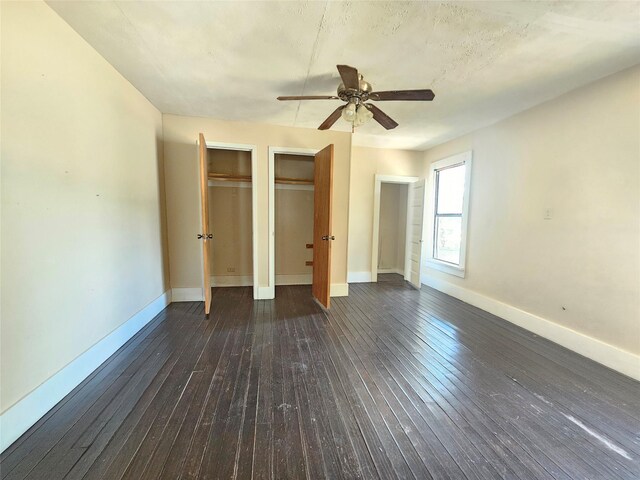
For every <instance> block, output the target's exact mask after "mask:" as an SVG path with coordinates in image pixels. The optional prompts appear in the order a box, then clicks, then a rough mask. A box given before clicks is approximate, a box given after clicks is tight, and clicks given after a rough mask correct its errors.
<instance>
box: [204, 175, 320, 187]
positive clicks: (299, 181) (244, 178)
mask: <svg viewBox="0 0 640 480" xmlns="http://www.w3.org/2000/svg"><path fill="white" fill-rule="evenodd" d="M209 179H211V180H219V181H222V182H250V181H251V175H231V174H228V173H209ZM275 180H276V183H286V184H288V185H313V180H310V179H307V178H289V177H276V179H275Z"/></svg>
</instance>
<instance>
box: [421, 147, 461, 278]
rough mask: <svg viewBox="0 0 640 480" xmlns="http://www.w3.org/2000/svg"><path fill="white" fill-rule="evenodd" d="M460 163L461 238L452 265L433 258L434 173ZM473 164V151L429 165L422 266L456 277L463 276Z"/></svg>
mask: <svg viewBox="0 0 640 480" xmlns="http://www.w3.org/2000/svg"><path fill="white" fill-rule="evenodd" d="M460 163H464V164H465V172H464V173H465V177H464V197H463V199H462V238H461V239H460V264H459V265H453V264H450V263H447V262H443V261H442V260H439V259H437V258H433V242H434V237H435V235H434V231H433V229H434V221H435V211H434V208H435V195H436V189H435V183H434V182H435V175H434V172H435V171H436V170H440V169H442V168H445V167H449V166H453V165H457V164H460ZM472 164H473V151H472V150H469V151H467V152H462V153H458V154H456V155H452V156H450V157H447V158H443V159H442V160H438V161H437V162H433V163H432V164H431V165H429V182H428V184H429V187H428V188H429V205H428V210H427V213H428V225H429V230H428V231H427V232H428V235H427V241H426V242H425V245H426V247H425V248H426V252H425V254H426V255H425V262H424V266H425V267H427V268H433V269H434V270H439V271H441V272H445V273H448V274H450V275H455V276H457V277H461V278H464V276H465V266H466V261H467V225H468V223H469V198H470V196H471V167H472Z"/></svg>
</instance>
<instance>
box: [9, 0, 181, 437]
mask: <svg viewBox="0 0 640 480" xmlns="http://www.w3.org/2000/svg"><path fill="white" fill-rule="evenodd" d="M0 9H1V10H0V11H1V44H2V55H1V62H2V64H1V69H2V79H1V90H2V93H3V96H2V109H1V136H2V147H1V157H2V176H1V183H2V217H1V218H2V226H3V228H2V241H1V249H2V251H1V256H2V273H1V282H2V305H1V308H2V322H1V338H2V340H1V361H0V364H1V376H2V392H1V395H0V410H1V411H2V412H6V411H7V409H9V407H11V406H12V405H14V404H15V403H16V402H18V401H19V400H21V399H22V398H24V397H25V396H26V395H27V394H29V393H30V392H32V391H33V390H34V389H36V388H37V387H38V386H40V385H41V384H43V382H45V381H46V380H47V379H49V378H51V377H52V376H53V375H54V374H56V373H57V372H58V371H60V370H61V369H63V368H64V367H65V366H67V365H68V364H69V363H70V362H72V361H73V360H74V359H76V358H77V357H78V356H79V355H81V354H82V353H84V352H85V351H87V350H88V349H89V348H91V347H92V346H93V345H94V344H96V343H97V342H98V341H100V340H101V339H103V338H104V337H105V336H107V335H108V334H109V333H111V332H113V331H114V330H115V329H116V328H118V327H119V326H121V325H122V324H123V323H124V322H126V321H127V320H129V319H130V318H131V317H132V316H134V315H135V314H136V313H138V312H139V311H140V310H141V309H143V308H144V307H145V306H147V305H148V304H149V303H150V302H152V301H153V300H156V299H157V298H158V297H160V296H161V295H162V294H163V293H164V292H165V290H166V289H167V288H168V285H169V281H168V273H167V270H166V268H165V266H166V265H167V263H166V262H165V257H166V250H165V248H164V247H165V245H163V243H164V241H163V240H164V232H163V229H164V225H163V211H162V209H163V187H162V185H163V180H162V172H163V168H162V117H161V114H160V112H159V111H158V110H157V109H156V108H155V107H153V105H151V104H150V103H149V102H148V101H147V100H146V99H145V98H144V97H143V96H142V95H141V94H140V93H139V92H138V91H137V90H136V89H135V88H134V87H133V86H132V85H131V84H130V83H129V82H127V81H126V80H125V79H124V78H123V77H122V76H121V75H120V74H119V73H118V72H117V71H116V70H115V69H114V68H113V67H112V66H111V65H110V64H109V63H107V62H106V61H105V60H104V59H103V58H102V57H101V56H100V55H99V54H98V53H97V52H96V51H95V50H93V49H92V48H91V47H90V46H89V45H88V44H87V43H86V42H85V41H84V40H83V39H82V38H81V37H80V36H79V35H78V34H77V33H76V32H75V31H74V30H72V29H71V27H70V26H69V25H68V24H66V23H65V22H64V21H63V20H62V19H60V17H58V15H57V14H56V13H55V12H54V11H53V10H51V9H50V8H49V7H48V6H47V5H46V4H44V3H42V2H1V3H0ZM3 437H4V435H3Z"/></svg>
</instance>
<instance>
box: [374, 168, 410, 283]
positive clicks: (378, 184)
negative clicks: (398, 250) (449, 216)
mask: <svg viewBox="0 0 640 480" xmlns="http://www.w3.org/2000/svg"><path fill="white" fill-rule="evenodd" d="M418 180H420V178H419V177H409V176H402V175H378V174H376V175H375V179H374V182H375V184H374V187H373V236H372V237H371V281H372V282H377V281H378V247H379V245H378V244H379V241H380V192H381V190H382V184H383V183H395V184H400V185H407V218H406V226H405V229H406V230H405V245H404V279H405V280H407V279H408V276H409V274H410V272H409V270H410V268H409V262H410V260H411V252H410V248H409V246H410V243H411V219H410V217H409V206H410V199H411V195H410V191H409V185H411V184H412V183H415V182H417V181H418Z"/></svg>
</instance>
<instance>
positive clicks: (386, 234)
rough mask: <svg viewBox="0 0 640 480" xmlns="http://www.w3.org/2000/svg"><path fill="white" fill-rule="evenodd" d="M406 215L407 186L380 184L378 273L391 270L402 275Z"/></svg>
mask: <svg viewBox="0 0 640 480" xmlns="http://www.w3.org/2000/svg"><path fill="white" fill-rule="evenodd" d="M406 213H407V186H406V185H403V184H400V183H382V184H381V185H380V220H379V224H378V235H379V239H378V271H381V270H391V271H394V272H396V273H402V274H404V251H405V239H406V230H407V224H406V220H407V217H406Z"/></svg>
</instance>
